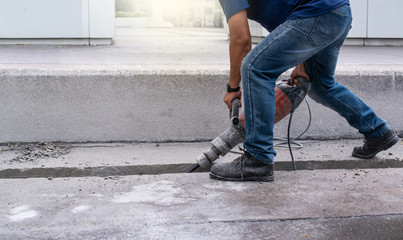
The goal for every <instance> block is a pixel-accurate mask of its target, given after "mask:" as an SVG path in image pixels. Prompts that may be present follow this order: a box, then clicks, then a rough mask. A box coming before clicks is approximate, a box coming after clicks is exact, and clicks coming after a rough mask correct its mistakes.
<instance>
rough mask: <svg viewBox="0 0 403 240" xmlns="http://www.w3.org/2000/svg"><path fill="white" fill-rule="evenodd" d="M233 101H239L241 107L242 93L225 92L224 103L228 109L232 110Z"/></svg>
mask: <svg viewBox="0 0 403 240" xmlns="http://www.w3.org/2000/svg"><path fill="white" fill-rule="evenodd" d="M234 99H239V107H242V91H241V90H239V91H238V92H227V93H226V94H225V96H224V102H225V104H227V106H228V108H229V109H231V108H232V101H233V100H234Z"/></svg>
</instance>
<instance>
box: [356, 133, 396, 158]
mask: <svg viewBox="0 0 403 240" xmlns="http://www.w3.org/2000/svg"><path fill="white" fill-rule="evenodd" d="M398 141H399V137H398V136H397V135H396V133H395V132H394V131H392V130H389V131H387V132H386V133H385V134H384V135H383V136H382V137H380V138H378V139H375V140H364V145H362V146H358V147H354V149H353V156H354V157H358V158H365V159H368V158H373V157H375V155H376V154H377V153H379V152H380V151H383V150H386V149H388V148H390V147H392V146H393V145H395V144H396V143H397V142H398Z"/></svg>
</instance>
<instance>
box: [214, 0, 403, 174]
mask: <svg viewBox="0 0 403 240" xmlns="http://www.w3.org/2000/svg"><path fill="white" fill-rule="evenodd" d="M220 3H221V6H222V8H223V10H224V13H225V15H226V19H227V22H228V26H229V32H230V49H229V51H230V65H231V67H230V79H229V83H228V86H227V93H226V95H225V97H224V102H225V103H226V104H227V105H228V107H229V108H230V107H231V102H232V100H234V99H241V98H242V92H241V89H240V83H241V79H242V91H243V100H244V109H245V124H246V136H245V141H244V149H245V151H244V153H243V154H242V156H241V157H239V158H237V159H235V160H234V161H233V162H228V163H216V164H214V165H213V167H212V169H211V172H210V176H211V177H212V178H214V179H219V180H231V181H272V180H273V179H274V174H273V163H274V157H275V156H276V152H275V150H274V149H273V125H274V115H275V92H274V87H275V83H276V80H277V78H278V77H279V76H280V75H281V74H282V73H283V72H285V71H286V70H288V69H290V68H292V67H295V68H294V70H293V71H292V73H291V78H290V80H291V85H293V84H294V79H295V78H297V77H304V78H306V79H308V80H310V81H311V83H312V87H311V90H310V91H309V93H308V95H309V96H310V97H311V98H312V99H313V100H315V101H316V102H318V103H320V104H322V105H324V106H326V107H328V108H330V109H332V110H334V111H336V112H337V113H338V114H340V115H341V116H342V117H344V118H345V119H346V120H347V121H348V123H349V124H350V125H351V126H353V127H354V128H356V129H358V131H359V132H360V133H361V134H363V135H364V137H365V142H364V145H363V146H359V147H354V149H353V156H355V157H360V158H372V157H374V156H375V155H376V154H377V153H378V152H380V151H382V150H386V149H388V148H390V147H391V146H393V145H394V144H395V143H397V142H398V140H399V138H398V137H397V135H396V134H395V133H394V132H393V131H392V130H391V129H390V127H389V125H388V124H387V123H386V122H385V121H384V120H383V119H381V118H379V117H378V116H377V115H376V114H375V113H374V111H373V110H372V109H371V108H370V107H368V106H367V105H366V104H365V103H364V102H363V101H362V100H360V99H359V98H358V97H357V96H355V95H354V94H353V93H352V92H350V90H348V89H347V88H346V87H344V86H343V85H341V84H339V83H337V82H336V81H335V80H334V77H333V75H334V72H335V68H336V64H337V58H338V54H339V50H340V47H341V46H342V45H343V42H344V39H345V38H346V36H347V34H348V31H349V30H350V26H351V21H352V17H351V9H350V6H349V0H220ZM247 19H252V20H255V21H256V22H258V23H260V24H261V25H262V26H263V27H264V28H266V29H267V30H268V31H269V32H270V34H269V35H268V36H267V37H266V38H265V39H264V40H263V41H262V42H261V43H259V44H258V45H257V46H256V47H255V48H253V49H252V48H251V36H250V32H249V26H248V22H247ZM295 84H298V83H297V82H295Z"/></svg>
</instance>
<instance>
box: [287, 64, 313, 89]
mask: <svg viewBox="0 0 403 240" xmlns="http://www.w3.org/2000/svg"><path fill="white" fill-rule="evenodd" d="M297 77H303V78H305V79H307V80H311V79H310V78H309V75H308V73H307V72H306V69H305V63H301V64H299V65H297V66H296V67H295V68H294V70H293V71H292V73H291V76H290V85H291V86H294V84H295V85H297V86H298V87H300V86H301V85H300V84H299V82H298V80H296V78H297Z"/></svg>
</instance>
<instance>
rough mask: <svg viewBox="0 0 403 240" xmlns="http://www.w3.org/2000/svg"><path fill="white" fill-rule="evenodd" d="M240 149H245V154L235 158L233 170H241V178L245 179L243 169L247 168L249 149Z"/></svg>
mask: <svg viewBox="0 0 403 240" xmlns="http://www.w3.org/2000/svg"><path fill="white" fill-rule="evenodd" d="M239 150H241V151H243V154H242V155H241V156H240V157H238V158H236V159H235V160H234V162H235V165H234V167H233V171H234V172H237V171H240V172H241V179H243V169H244V168H245V162H246V160H247V159H248V157H247V156H246V153H247V151H246V150H245V149H243V148H241V147H239Z"/></svg>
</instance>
